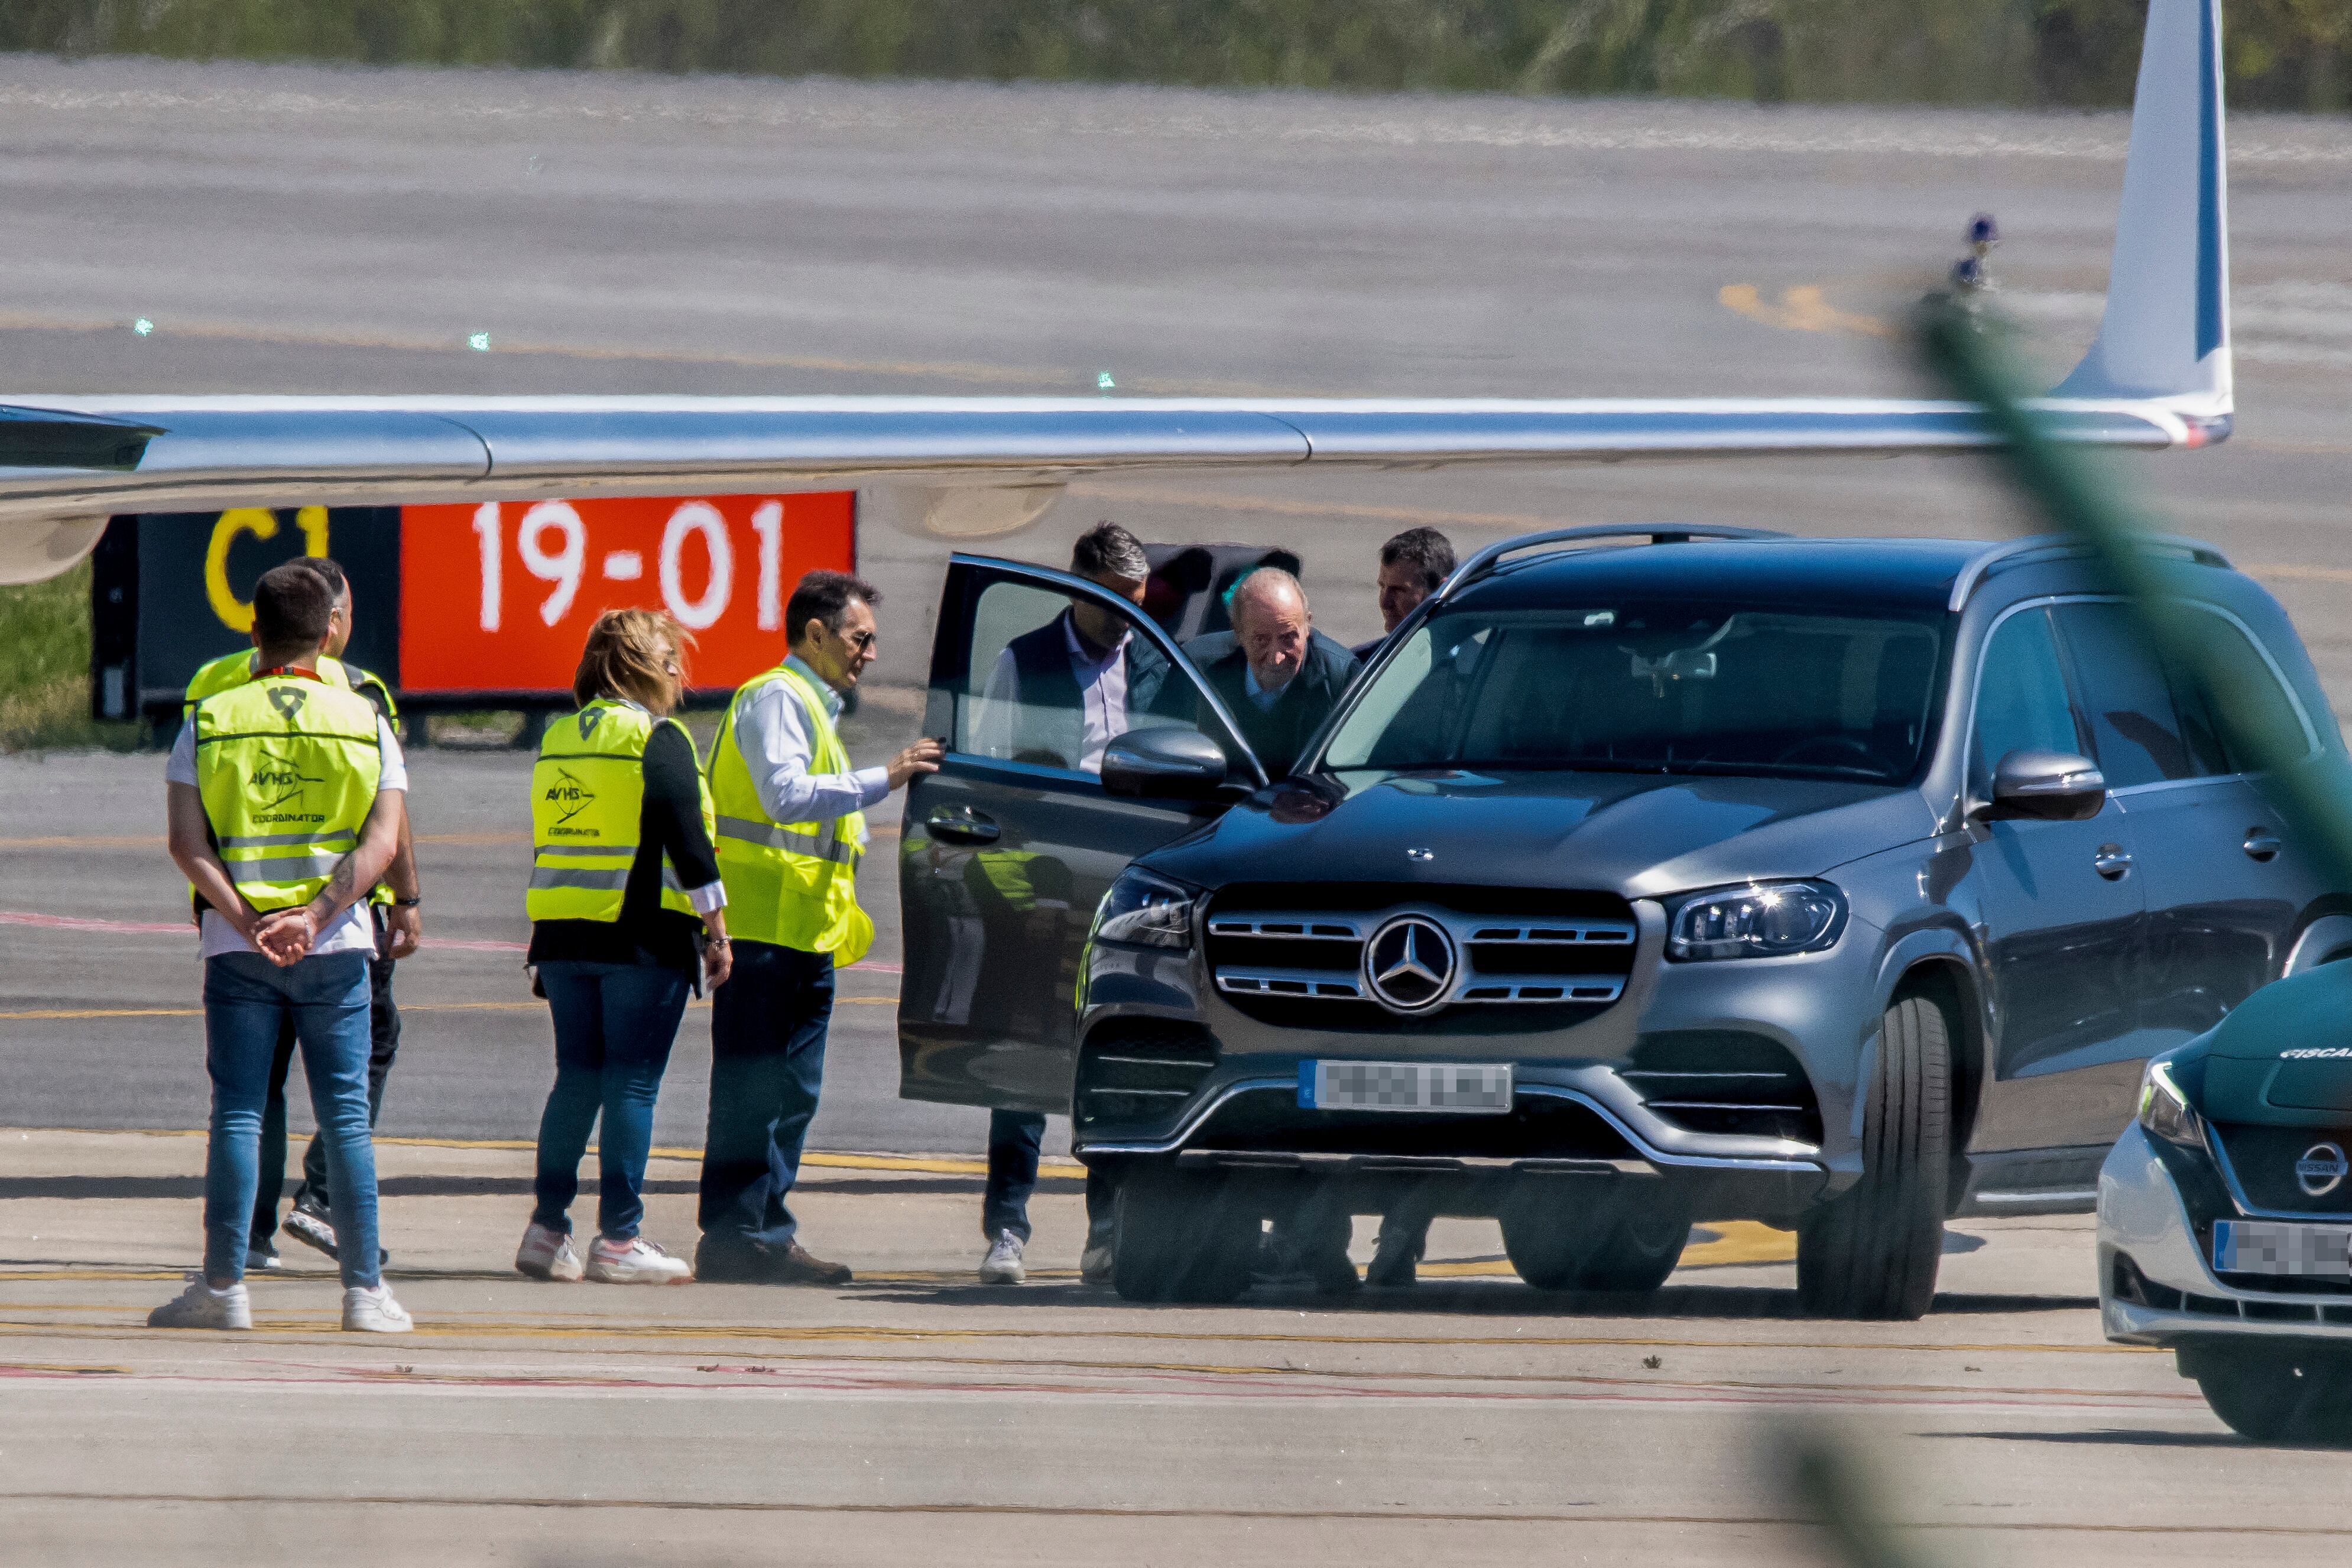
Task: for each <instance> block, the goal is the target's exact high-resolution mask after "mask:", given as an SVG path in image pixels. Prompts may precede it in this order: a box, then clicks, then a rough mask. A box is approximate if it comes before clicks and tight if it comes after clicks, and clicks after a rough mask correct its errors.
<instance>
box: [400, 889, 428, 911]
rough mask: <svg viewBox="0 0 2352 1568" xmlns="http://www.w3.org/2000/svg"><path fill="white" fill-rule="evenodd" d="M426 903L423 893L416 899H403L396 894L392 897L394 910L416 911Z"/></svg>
mask: <svg viewBox="0 0 2352 1568" xmlns="http://www.w3.org/2000/svg"><path fill="white" fill-rule="evenodd" d="M424 902H425V895H424V894H421V893H420V894H417V895H416V896H415V898H403V897H401V896H400V895H399V894H396V893H395V894H393V895H392V906H393V907H394V909H414V908H415V907H416V906H417V905H418V904H422V903H424Z"/></svg>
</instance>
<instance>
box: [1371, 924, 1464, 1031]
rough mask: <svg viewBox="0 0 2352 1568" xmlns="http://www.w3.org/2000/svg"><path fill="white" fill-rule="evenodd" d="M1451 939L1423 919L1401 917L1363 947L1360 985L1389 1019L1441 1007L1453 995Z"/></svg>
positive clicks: (1436, 925) (1452, 939)
mask: <svg viewBox="0 0 2352 1568" xmlns="http://www.w3.org/2000/svg"><path fill="white" fill-rule="evenodd" d="M1454 963H1455V959H1454V938H1453V937H1452V936H1449V935H1447V933H1446V930H1445V927H1444V926H1443V925H1439V924H1438V923H1437V922H1436V921H1434V920H1432V919H1430V918H1429V916H1427V915H1398V916H1397V917H1396V918H1395V919H1394V920H1391V921H1390V922H1389V923H1388V924H1387V925H1383V926H1381V928H1380V929H1379V930H1378V931H1375V932H1373V933H1372V939H1371V940H1370V942H1367V943H1365V944H1364V984H1365V985H1366V986H1367V987H1369V988H1370V990H1371V993H1372V998H1373V999H1374V1000H1375V1001H1377V1002H1379V1003H1380V1004H1381V1006H1382V1007H1384V1008H1386V1009H1389V1011H1391V1012H1394V1013H1423V1012H1427V1011H1429V1010H1430V1009H1432V1008H1435V1007H1441V1006H1443V1005H1444V1002H1445V999H1446V998H1447V997H1448V996H1449V995H1451V994H1452V992H1453V989H1454Z"/></svg>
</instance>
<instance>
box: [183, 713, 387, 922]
mask: <svg viewBox="0 0 2352 1568" xmlns="http://www.w3.org/2000/svg"><path fill="white" fill-rule="evenodd" d="M190 722H191V723H193V724H194V726H195V727H196V788H197V789H198V791H199V792H201V793H202V795H203V796H204V801H205V820H206V821H209V822H210V823H211V824H212V831H213V844H214V847H215V849H217V850H218V851H219V852H220V858H221V863H222V864H223V865H225V866H226V867H227V868H228V874H229V880H230V881H232V882H234V883H236V890H237V892H239V893H241V894H244V895H245V900H246V902H247V903H248V904H252V905H253V906H254V908H256V909H258V910H261V911H263V912H264V913H267V912H268V911H270V910H273V909H290V908H292V907H294V906H295V905H296V904H308V903H309V902H310V900H311V899H313V898H316V897H317V896H318V895H319V892H320V889H322V888H324V887H325V886H326V885H327V881H328V878H329V877H330V876H331V874H332V873H333V872H334V869H335V866H336V864H337V863H338V862H341V860H342V858H343V857H344V856H345V855H347V854H349V853H351V852H352V846H353V845H355V844H356V843H357V842H358V841H359V831H360V827H361V824H362V823H363V822H365V821H367V815H368V810H369V808H371V807H372V806H373V805H374V804H375V793H376V791H375V786H376V779H378V778H379V777H380V776H381V774H382V771H383V748H382V747H380V746H379V745H378V742H377V735H376V712H375V707H374V705H373V704H372V703H370V702H369V701H368V700H367V699H366V698H365V697H362V696H358V695H354V694H352V693H351V692H348V691H345V690H343V689H342V688H341V687H340V686H331V685H327V684H326V683H325V682H323V681H314V680H306V679H304V678H302V677H300V676H299V675H273V676H270V677H268V679H265V680H258V681H248V682H247V684H246V685H241V686H236V687H234V688H232V689H231V690H228V691H226V692H223V693H221V694H219V695H216V696H211V697H206V698H205V700H204V701H202V702H200V703H198V704H197V705H196V710H195V716H194V718H193V719H191V720H190Z"/></svg>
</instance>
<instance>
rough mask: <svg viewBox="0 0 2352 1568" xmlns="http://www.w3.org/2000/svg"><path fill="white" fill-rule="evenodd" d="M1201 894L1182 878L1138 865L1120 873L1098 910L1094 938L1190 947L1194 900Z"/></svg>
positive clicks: (1104, 940)
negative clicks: (1143, 869)
mask: <svg viewBox="0 0 2352 1568" xmlns="http://www.w3.org/2000/svg"><path fill="white" fill-rule="evenodd" d="M1198 896H1200V895H1199V894H1197V893H1196V892H1195V891H1194V890H1193V889H1192V888H1189V887H1186V886H1185V885H1184V884H1183V883H1181V882H1171V881H1169V880H1168V879H1167V878H1166V877H1164V876H1154V875H1152V874H1151V873H1150V872H1148V871H1141V870H1139V869H1137V868H1136V867H1134V866H1129V867H1128V868H1127V869H1126V870H1125V871H1123V872H1121V873H1119V875H1118V881H1117V882H1114V883H1111V884H1110V891H1109V892H1108V893H1106V894H1103V901H1102V907H1100V908H1099V909H1097V910H1096V911H1095V930H1094V939H1095V940H1096V941H1097V942H1126V943H1131V944H1134V945H1136V946H1143V947H1190V946H1192V901H1193V899H1195V898H1197V897H1198Z"/></svg>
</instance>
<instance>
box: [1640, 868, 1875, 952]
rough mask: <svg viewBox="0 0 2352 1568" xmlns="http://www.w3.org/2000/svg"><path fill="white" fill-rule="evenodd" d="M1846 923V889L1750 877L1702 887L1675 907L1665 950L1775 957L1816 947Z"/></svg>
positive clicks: (1831, 942) (1829, 942) (1833, 938)
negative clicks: (1715, 889)
mask: <svg viewBox="0 0 2352 1568" xmlns="http://www.w3.org/2000/svg"><path fill="white" fill-rule="evenodd" d="M1844 929H1845V894H1842V893H1840V892H1839V891H1838V890H1837V889H1836V888H1834V887H1832V886H1831V885H1830V884H1829V883H1825V882H1766V883H1750V884H1749V885H1748V886H1746V887H1733V888H1726V889H1724V890H1723V891H1722V892H1720V893H1702V894H1697V895H1696V896H1695V897H1693V898H1691V899H1690V900H1688V901H1687V902H1685V904H1683V905H1682V906H1681V907H1680V908H1678V909H1676V910H1675V917H1674V925H1673V926H1672V928H1671V929H1670V930H1669V932H1668V934H1667V936H1666V956H1668V957H1670V958H1677V959H1681V960H1683V961H1685V962H1689V961H1692V960H1696V959H1701V958H1778V957H1780V956H1783V955H1786V954H1790V953H1818V952H1820V951H1821V950H1822V948H1824V947H1828V946H1834V945H1835V943H1836V942H1837V939H1838V936H1839V934H1840V933H1841V932H1843V930H1844Z"/></svg>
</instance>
